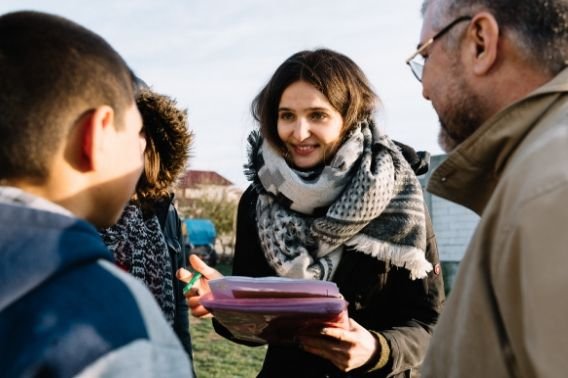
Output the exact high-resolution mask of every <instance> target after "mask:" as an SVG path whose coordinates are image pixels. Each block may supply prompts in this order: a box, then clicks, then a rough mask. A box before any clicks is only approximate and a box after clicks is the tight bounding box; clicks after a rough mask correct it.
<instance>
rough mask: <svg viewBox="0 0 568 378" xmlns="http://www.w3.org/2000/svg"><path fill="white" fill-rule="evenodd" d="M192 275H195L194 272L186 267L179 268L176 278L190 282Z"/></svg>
mask: <svg viewBox="0 0 568 378" xmlns="http://www.w3.org/2000/svg"><path fill="white" fill-rule="evenodd" d="M191 277H193V274H192V273H191V272H190V271H189V270H187V269H185V268H179V269H178V270H177V271H176V278H177V279H178V280H180V281H183V282H185V283H188V282H189V281H190V280H191Z"/></svg>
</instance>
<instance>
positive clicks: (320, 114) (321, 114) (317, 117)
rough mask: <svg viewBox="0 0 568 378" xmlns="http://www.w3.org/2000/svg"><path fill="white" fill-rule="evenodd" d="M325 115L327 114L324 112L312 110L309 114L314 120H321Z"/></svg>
mask: <svg viewBox="0 0 568 378" xmlns="http://www.w3.org/2000/svg"><path fill="white" fill-rule="evenodd" d="M326 117H327V114H325V113H324V112H313V113H312V114H311V118H312V119H313V120H314V121H321V120H323V119H325V118H326Z"/></svg>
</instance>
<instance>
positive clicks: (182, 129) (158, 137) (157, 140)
mask: <svg viewBox="0 0 568 378" xmlns="http://www.w3.org/2000/svg"><path fill="white" fill-rule="evenodd" d="M136 105H137V106H138V109H139V110H140V114H141V115H142V120H143V122H144V129H145V132H146V138H147V139H149V140H151V142H152V143H153V144H154V146H155V149H156V153H157V154H158V155H159V157H160V171H159V172H160V173H159V177H158V180H159V181H160V184H161V185H164V186H168V187H169V186H171V185H173V184H174V183H175V181H176V180H177V179H178V177H179V176H180V175H181V174H182V173H183V172H184V170H185V167H186V163H187V159H188V157H189V150H190V146H191V143H192V140H193V133H192V132H191V131H190V130H189V129H188V123H187V111H186V110H183V109H180V108H179V107H178V105H177V103H176V101H175V100H174V99H172V98H170V97H168V96H165V95H162V94H159V93H157V92H154V91H153V90H151V89H144V90H142V91H141V92H140V93H139V94H138V96H137V98H136Z"/></svg>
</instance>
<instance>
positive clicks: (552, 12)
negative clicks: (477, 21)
mask: <svg viewBox="0 0 568 378" xmlns="http://www.w3.org/2000/svg"><path fill="white" fill-rule="evenodd" d="M431 6H435V7H436V9H435V10H434V12H436V13H435V14H434V22H435V23H440V25H436V26H440V27H441V26H443V25H442V24H443V23H446V22H449V21H451V20H452V19H454V18H456V17H459V16H464V15H474V14H475V13H476V12H479V11H482V10H485V11H488V12H490V13H491V14H493V16H494V17H495V19H496V20H497V23H498V24H499V27H500V28H501V29H502V30H504V31H505V32H506V33H509V34H510V35H511V36H513V38H514V39H515V41H516V43H517V47H518V48H519V49H522V50H523V53H524V55H525V57H526V59H527V60H528V61H529V62H531V63H532V64H533V65H534V66H535V67H539V68H541V69H543V70H545V71H547V72H548V73H550V74H553V75H554V74H557V73H558V72H560V71H561V70H562V69H563V68H564V67H566V65H567V64H568V0H425V1H424V3H423V5H422V13H423V14H424V13H426V10H427V9H428V8H429V7H431Z"/></svg>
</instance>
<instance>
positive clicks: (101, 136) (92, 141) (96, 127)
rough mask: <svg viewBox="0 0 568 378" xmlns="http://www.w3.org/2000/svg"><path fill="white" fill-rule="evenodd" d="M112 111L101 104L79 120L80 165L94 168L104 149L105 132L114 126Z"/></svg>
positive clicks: (87, 169) (97, 164) (88, 169)
mask: <svg viewBox="0 0 568 378" xmlns="http://www.w3.org/2000/svg"><path fill="white" fill-rule="evenodd" d="M113 123H114V111H113V109H112V108H111V107H110V106H107V105H103V106H99V107H98V108H96V109H94V110H92V111H90V112H89V113H88V114H86V115H85V117H84V118H83V119H82V120H81V130H82V132H81V167H82V168H83V169H84V170H86V171H92V170H95V169H96V168H97V167H98V166H99V165H100V161H101V157H102V154H103V153H104V150H105V140H106V133H107V132H108V131H110V130H111V129H112V128H113V127H114V126H113Z"/></svg>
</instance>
